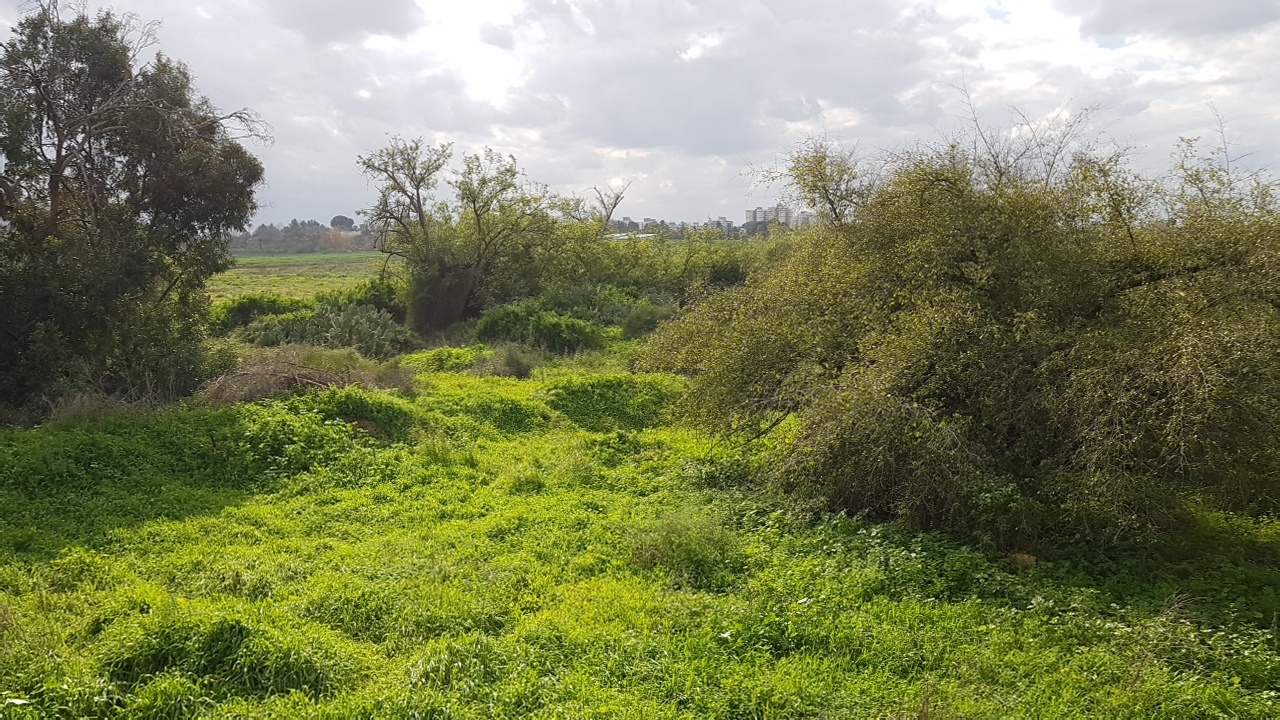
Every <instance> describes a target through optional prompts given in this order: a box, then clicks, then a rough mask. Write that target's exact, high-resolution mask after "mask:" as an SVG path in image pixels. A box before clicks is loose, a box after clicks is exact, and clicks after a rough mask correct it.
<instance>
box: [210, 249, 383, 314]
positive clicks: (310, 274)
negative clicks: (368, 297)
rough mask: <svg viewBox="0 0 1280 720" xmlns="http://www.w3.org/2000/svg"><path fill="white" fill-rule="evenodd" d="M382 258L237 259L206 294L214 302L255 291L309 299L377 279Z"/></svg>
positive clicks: (304, 255) (307, 255)
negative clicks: (372, 278) (233, 265)
mask: <svg viewBox="0 0 1280 720" xmlns="http://www.w3.org/2000/svg"><path fill="white" fill-rule="evenodd" d="M385 259H386V255H383V254H382V253H379V252H373V251H367V252H349V253H302V254H297V255H245V256H239V257H237V258H236V265H235V267H233V268H232V269H230V270H228V271H227V272H224V273H221V274H219V275H215V276H214V277H213V278H211V279H210V280H209V295H210V296H211V297H212V298H213V300H214V301H215V302H216V301H218V300H227V299H230V298H233V297H236V296H238V295H245V294H248V293H257V292H274V293H279V294H280V295H284V296H286V297H300V298H309V297H312V296H313V295H315V294H316V293H321V292H328V291H331V290H345V289H346V288H349V287H351V286H353V285H356V284H358V283H360V282H361V281H363V280H367V279H369V278H371V277H374V276H376V275H377V274H378V271H379V270H380V269H381V268H382V263H383V261H384V260H385Z"/></svg>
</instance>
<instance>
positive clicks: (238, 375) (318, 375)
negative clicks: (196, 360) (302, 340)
mask: <svg viewBox="0 0 1280 720" xmlns="http://www.w3.org/2000/svg"><path fill="white" fill-rule="evenodd" d="M353 384H360V385H363V386H365V387H370V388H384V389H394V390H399V391H400V392H401V393H404V394H412V393H413V391H414V377H413V371H412V370H410V369H408V368H402V367H400V365H399V364H398V363H396V362H395V361H394V360H393V361H390V362H381V363H380V362H377V361H374V360H369V359H367V358H364V357H362V356H361V355H360V354H359V353H357V352H356V351H355V350H352V349H350V348H346V349H335V350H330V349H327V348H319V347H313V346H309V345H285V346H282V347H279V348H263V349H259V350H256V351H254V352H252V353H250V354H249V356H248V357H246V358H245V360H244V362H243V364H242V365H241V366H240V367H239V368H238V369H236V370H234V371H233V372H229V373H227V374H225V375H222V376H220V377H218V378H215V379H213V380H211V381H210V382H209V383H207V384H206V385H205V387H204V390H203V392H202V394H201V399H202V400H203V401H204V402H207V403H210V404H213V405H226V404H229V403H238V402H249V401H252V400H258V399H261V398H265V397H270V396H272V395H279V394H282V393H288V392H293V391H295V390H310V389H322V388H331V387H343V386H346V385H353Z"/></svg>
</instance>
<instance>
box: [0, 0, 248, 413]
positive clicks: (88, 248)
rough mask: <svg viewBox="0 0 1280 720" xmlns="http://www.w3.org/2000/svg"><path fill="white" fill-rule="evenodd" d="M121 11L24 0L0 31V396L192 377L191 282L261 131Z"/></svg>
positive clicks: (224, 263)
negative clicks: (8, 28) (4, 36)
mask: <svg viewBox="0 0 1280 720" xmlns="http://www.w3.org/2000/svg"><path fill="white" fill-rule="evenodd" d="M153 43H154V34H153V27H152V26H148V25H141V24H139V22H138V21H137V20H136V19H135V18H133V17H132V16H128V15H124V16H120V15H116V14H114V13H111V12H108V11H103V12H100V13H98V14H97V15H94V16H90V15H88V14H87V13H86V12H84V11H83V10H76V11H73V12H70V11H64V10H63V9H61V8H60V7H59V5H58V4H57V3H56V2H53V1H47V2H42V3H39V4H38V5H36V6H35V7H34V8H33V9H32V10H31V11H30V12H29V13H28V14H27V15H25V16H24V17H23V18H22V19H21V20H20V21H19V23H18V25H17V26H16V27H15V28H14V29H13V33H12V36H11V37H10V39H9V40H8V41H7V42H5V43H3V45H0V152H3V157H4V162H5V164H4V169H3V176H2V177H0V189H3V203H2V205H0V223H2V224H0V304H3V305H4V307H5V308H6V313H5V314H4V316H3V318H2V319H0V397H4V398H6V399H8V400H9V401H10V402H13V403H19V404H20V403H23V402H27V401H29V400H31V399H33V398H35V397H37V396H39V395H40V394H42V393H44V392H46V391H48V390H50V389H51V388H55V387H56V386H57V385H59V384H60V383H65V382H71V381H87V382H91V383H93V384H95V385H97V386H100V388H101V389H103V390H104V391H110V392H125V393H134V394H137V393H152V392H171V391H172V392H176V391H180V390H181V388H180V387H179V386H184V385H189V384H190V383H192V382H196V381H197V380H196V376H197V375H198V373H197V372H195V371H194V367H193V366H194V365H196V364H198V355H199V353H198V347H197V344H198V342H197V341H198V339H199V323H198V318H199V315H200V313H201V312H202V308H203V303H204V300H203V295H202V292H201V290H202V287H203V284H204V281H205V280H206V279H207V278H208V277H209V276H210V275H212V274H213V273H215V272H218V271H220V270H223V269H225V268H227V267H228V266H229V264H230V262H231V257H230V255H229V253H228V251H227V242H226V237H227V233H228V232H230V231H233V230H236V229H240V228H243V227H244V226H245V225H246V224H247V223H248V221H249V219H250V217H251V216H252V214H253V212H254V210H255V208H256V205H255V203H254V188H255V187H256V186H257V185H258V184H259V183H260V182H261V180H262V176H263V171H262V166H261V164H260V163H259V162H258V161H257V159H255V158H254V157H253V156H252V155H251V154H250V153H249V152H248V151H247V150H246V149H245V148H244V147H243V146H242V145H241V144H240V143H239V142H238V141H237V140H238V138H242V137H244V136H246V135H261V127H260V125H259V124H258V123H257V122H256V120H255V119H254V117H253V116H252V115H251V114H250V113H248V112H245V111H239V112H233V113H221V112H219V111H218V110H217V109H215V108H214V106H213V105H212V104H211V103H210V102H209V101H208V100H207V99H205V98H204V97H203V96H201V95H200V94H199V93H198V92H197V91H196V89H195V87H194V85H193V83H192V78H191V74H190V72H189V71H188V70H187V68H186V67H185V66H184V65H182V64H181V63H180V62H177V61H174V60H171V59H170V58H168V57H166V56H165V55H163V54H160V53H157V54H156V55H155V56H154V57H153V58H152V59H150V60H148V61H145V62H144V60H143V58H144V55H145V53H146V52H147V50H148V48H150V46H151V45H152V44H153Z"/></svg>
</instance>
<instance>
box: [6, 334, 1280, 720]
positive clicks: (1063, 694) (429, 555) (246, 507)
mask: <svg viewBox="0 0 1280 720" xmlns="http://www.w3.org/2000/svg"><path fill="white" fill-rule="evenodd" d="M627 349H628V346H626V345H618V346H616V347H614V348H612V349H611V350H610V351H608V352H606V353H600V354H594V355H585V356H578V357H573V358H566V359H563V360H559V361H557V362H555V363H552V364H550V365H548V366H546V367H542V368H539V369H538V370H537V371H536V372H535V373H534V376H533V379H531V380H516V379H513V378H509V377H475V376H472V375H467V374H463V373H461V372H458V371H459V370H462V369H464V368H463V366H464V365H465V364H466V363H465V362H463V359H462V358H460V357H453V355H452V354H451V353H439V352H438V351H433V352H437V353H438V354H436V355H420V356H419V357H420V358H421V359H422V363H421V365H422V367H423V368H426V369H430V370H440V371H443V372H425V373H423V374H422V375H420V376H419V381H420V385H421V387H422V389H421V392H420V393H419V394H417V395H416V396H415V397H413V398H405V397H400V396H397V395H393V394H390V393H382V392H371V391H364V390H361V389H358V388H348V389H343V390H327V391H318V392H313V393H310V394H306V395H301V396H294V397H291V398H287V399H276V400H263V401H259V402H256V403H251V404H241V405H233V406H229V407H225V408H221V409H216V410H211V409H201V408H198V407H195V406H192V407H186V408H174V409H169V410H165V411H161V412H155V413H149V414H135V415H127V416H119V417H110V418H107V419H104V420H101V421H98V422H95V423H83V424H66V425H60V426H53V427H45V428H37V429H34V430H29V431H6V432H4V433H2V434H0V715H3V716H5V717H10V716H12V717H48V716H54V717H91V716H100V717H101V716H120V717H188V716H210V717H226V718H232V717H236V718H239V717H333V718H345V717H406V718H408V717H438V718H501V717H575V718H576V717H633V718H654V717H670V718H679V717H684V718H783V717H787V718H790V717H854V718H860V717H1066V716H1081V715H1092V716H1100V717H1153V716H1163V717H1210V716H1223V717H1266V716H1273V715H1275V714H1276V713H1277V704H1280V699H1278V697H1277V694H1276V692H1275V688H1277V687H1280V649H1278V647H1277V638H1276V632H1275V623H1276V617H1277V612H1278V611H1280V598H1278V596H1277V588H1280V570H1278V569H1277V568H1280V529H1278V526H1277V525H1276V524H1274V523H1271V522H1266V521H1261V520H1254V521H1247V520H1244V519H1240V518H1235V517H1230V516H1223V515H1217V516H1207V517H1204V518H1202V523H1201V525H1202V528H1201V535H1200V536H1198V537H1195V538H1187V539H1183V540H1180V541H1179V543H1177V544H1174V543H1170V544H1168V545H1166V546H1146V547H1142V548H1137V547H1129V548H1125V547H1124V546H1114V547H1110V548H1107V549H1099V548H1096V547H1095V548H1058V549H1044V550H1039V549H1038V550H1037V552H1038V553H1040V554H1041V555H1042V557H1041V560H1040V562H1039V563H1038V564H1036V565H1035V566H1034V567H1031V568H1024V569H1022V570H1019V569H1017V568H1015V566H1014V564H1013V563H1012V562H1011V561H1010V560H1008V559H1007V558H1006V557H1004V556H1002V555H994V554H984V553H983V552H981V551H980V550H979V549H975V548H973V547H969V546H965V545H961V544H957V543H955V542H953V541H950V540H947V539H945V538H942V537H940V536H935V535H921V534H910V533H906V532H903V531H901V530H898V529H895V528H894V527H892V526H885V525H876V524H871V523H867V522H863V521H860V520H857V519H851V518H846V517H840V516H831V515H826V514H824V513H822V512H820V511H819V510H818V509H817V508H816V507H813V506H810V505H808V504H806V503H804V502H803V501H801V500H798V499H796V498H794V497H782V496H778V495H775V494H772V493H771V492H769V491H768V490H766V489H764V488H760V487H757V486H755V485H754V484H753V481H752V478H753V477H754V476H755V470H756V468H757V467H758V465H759V463H761V462H766V461H767V460H765V459H764V458H765V457H767V455H765V454H764V451H763V450H762V451H760V453H761V454H755V455H753V454H751V453H748V452H746V451H744V450H742V449H739V448H735V447H729V446H726V445H724V444H713V443H712V442H711V441H709V440H708V439H707V438H705V437H703V436H701V435H699V434H697V433H695V432H693V431H690V430H687V429H683V428H681V427H679V426H676V425H672V424H670V420H669V418H668V416H667V412H666V408H667V406H668V404H669V401H670V400H671V399H672V398H673V397H674V395H675V394H676V393H677V392H679V390H680V386H681V383H680V382H679V381H678V380H677V379H675V378H672V377H669V376H662V375H631V374H628V373H626V372H625V370H624V369H623V368H624V366H625V355H626V352H627ZM459 352H462V351H459ZM466 352H472V351H466ZM476 352H479V351H476ZM455 366H456V367H455Z"/></svg>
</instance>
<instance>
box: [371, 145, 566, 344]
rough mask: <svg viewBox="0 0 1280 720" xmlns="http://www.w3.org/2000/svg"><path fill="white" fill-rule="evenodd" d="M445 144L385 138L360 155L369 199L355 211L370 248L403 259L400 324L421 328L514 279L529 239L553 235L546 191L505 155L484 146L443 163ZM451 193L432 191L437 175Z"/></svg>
mask: <svg viewBox="0 0 1280 720" xmlns="http://www.w3.org/2000/svg"><path fill="white" fill-rule="evenodd" d="M452 157H453V148H452V146H451V145H449V144H442V145H439V146H437V147H430V146H427V145H424V143H423V142H422V140H421V139H416V140H404V139H402V138H392V140H391V142H390V143H389V144H388V145H387V147H385V148H383V149H381V150H378V151H377V152H375V153H373V154H371V155H368V156H363V157H360V158H359V160H358V164H359V166H360V169H361V170H362V171H363V172H364V174H365V175H366V176H367V177H369V178H370V179H372V180H373V181H374V182H376V183H378V186H379V188H378V189H379V192H378V200H377V202H376V203H375V204H374V205H373V207H371V208H369V209H367V210H365V211H363V212H362V213H361V214H362V215H363V216H364V217H365V218H366V220H367V222H366V226H368V227H370V228H371V229H372V230H373V231H374V233H375V234H376V237H377V238H378V240H377V242H378V247H379V248H380V249H381V250H383V251H384V252H387V253H389V254H393V255H398V256H401V257H403V258H404V259H405V261H406V264H407V268H408V270H409V273H410V278H411V298H410V318H409V320H410V324H411V325H412V326H413V327H414V329H415V330H417V331H418V332H420V333H423V334H427V333H431V332H435V331H437V330H443V329H444V328H446V327H448V326H450V325H452V324H454V323H456V322H458V321H459V320H462V319H463V318H465V317H466V316H467V315H468V314H470V313H472V312H474V311H476V310H478V309H479V303H480V302H481V300H482V299H483V298H484V297H485V296H486V295H487V294H491V293H503V292H506V291H505V290H504V288H510V287H511V286H512V285H513V284H517V285H518V284H520V282H521V281H522V280H521V276H522V273H524V272H526V271H527V270H528V269H529V267H530V262H531V260H532V258H533V256H534V255H535V254H536V252H537V250H538V247H539V246H540V245H541V244H543V243H545V242H547V241H548V239H549V238H550V237H551V236H552V235H553V234H554V230H555V219H554V217H553V214H552V212H553V208H554V207H555V201H554V198H553V197H552V196H551V195H549V194H548V193H547V192H546V189H545V188H543V187H541V186H539V185H536V184H534V183H530V182H529V181H528V180H527V179H526V178H525V177H524V174H523V173H522V172H521V171H520V169H519V168H518V166H517V165H516V161H515V158H513V157H510V156H504V155H502V154H500V153H497V152H495V151H493V150H489V149H486V150H485V151H484V152H483V153H481V154H477V155H467V156H464V157H463V159H462V166H461V167H460V168H458V169H457V170H454V171H450V170H449V169H448V168H449V162H450V160H451V159H452ZM442 179H443V180H444V181H445V184H446V185H447V186H448V187H449V188H450V189H451V190H452V191H453V197H452V198H437V197H436V194H435V193H436V190H437V188H438V187H439V185H440V182H441V180H442Z"/></svg>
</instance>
